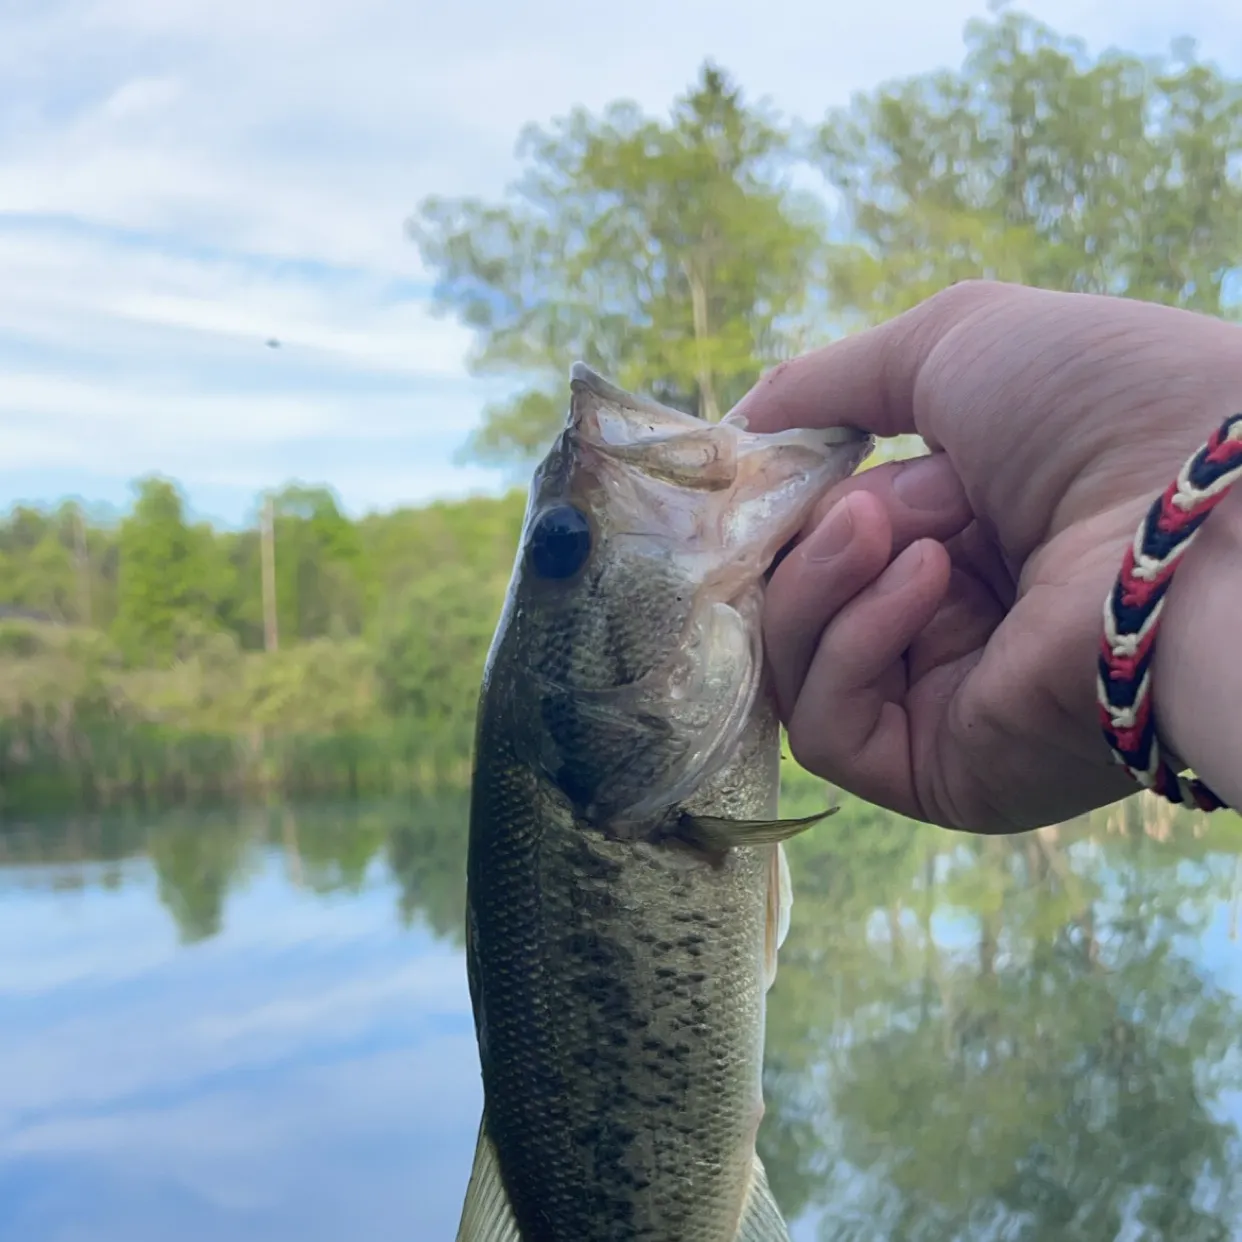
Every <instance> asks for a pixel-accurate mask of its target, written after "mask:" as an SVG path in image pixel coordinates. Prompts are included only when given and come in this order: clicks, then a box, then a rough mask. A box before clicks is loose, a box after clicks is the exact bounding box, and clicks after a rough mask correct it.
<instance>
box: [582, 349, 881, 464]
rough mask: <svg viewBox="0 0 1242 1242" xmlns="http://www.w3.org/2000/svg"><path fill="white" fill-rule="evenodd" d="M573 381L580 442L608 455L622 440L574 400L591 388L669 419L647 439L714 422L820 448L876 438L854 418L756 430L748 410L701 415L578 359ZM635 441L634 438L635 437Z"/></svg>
mask: <svg viewBox="0 0 1242 1242" xmlns="http://www.w3.org/2000/svg"><path fill="white" fill-rule="evenodd" d="M569 387H570V392H571V401H570V427H571V428H572V434H573V436H574V439H576V440H577V441H578V443H579V444H589V445H590V446H591V447H592V448H594V449H596V450H597V451H598V452H601V453H603V454H605V455H606V456H607V455H612V454H610V450H614V451H615V449H616V447H617V446H616V445H615V444H614V443H613V442H611V441H609V440H608V439H607V437H606V436H603V435H600V434H598V433H596V434H592V433H591V430H589V429H588V428H586V427H584V426H583V425H582V423H583V419H582V416H583V414H584V413H585V411H583V410H582V409H581V408H580V406H579V403H578V402H576V401H574V400H573V397H575V396H579V395H582V394H589V395H590V396H593V397H594V398H595V399H596V400H597V401H599V402H602V403H607V404H609V405H612V406H614V407H616V408H618V409H620V410H630V411H633V412H634V413H637V414H648V415H652V416H654V417H655V418H658V419H659V420H661V421H662V422H663V423H664V426H663V427H662V428H660V429H658V430H657V429H653V430H652V431H651V433H650V434H648V435H642V436H639V437H637V439H638V440H641V441H642V442H645V443H658V442H660V441H668V440H676V439H678V438H679V437H680V436H683V435H686V434H687V433H692V432H696V431H701V430H704V429H707V428H712V427H729V428H732V429H733V430H734V431H735V432H737V433H739V434H740V435H741V436H742V438H743V439H747V438H749V437H751V436H756V437H760V438H762V439H763V440H764V441H765V442H767V443H780V442H781V441H782V440H784V441H786V442H796V441H798V440H802V441H804V442H806V443H808V444H814V445H815V446H816V447H817V448H828V449H835V448H848V447H849V446H850V445H859V446H860V447H861V446H862V445H863V444H864V443H867V444H869V445H873V444H874V443H875V435H874V434H873V433H872V432H870V431H866V430H864V429H863V428H861V427H855V426H851V425H849V424H835V425H833V426H829V427H790V428H786V429H785V430H783V431H773V432H753V431H751V430H750V429H749V428H748V426H747V419H746V416H745V415H744V414H734V413H732V412H730V413H728V414H726V415H725V416H724V417H723V418H722V419H720V421H719V422H717V423H710V422H707V421H705V420H703V419H700V418H697V417H696V416H694V415H693V414H687V413H686V412H685V411H684V410H678V409H675V408H674V407H673V406H669V405H664V404H663V403H662V402H660V401H656V400H655V399H654V398H651V397H644V396H642V395H640V394H637V393H632V392H627V391H626V390H625V389H624V388H619V387H618V386H617V385H616V384H614V383H613V382H612V381H611V380H608V379H605V378H604V376H602V375H601V374H600V373H599V372H598V371H596V370H594V369H593V368H592V367H590V366H588V365H587V364H586V363H585V362H582V361H577V362H574V363H573V364H572V365H571V366H570V368H569ZM631 443H633V442H632V441H631Z"/></svg>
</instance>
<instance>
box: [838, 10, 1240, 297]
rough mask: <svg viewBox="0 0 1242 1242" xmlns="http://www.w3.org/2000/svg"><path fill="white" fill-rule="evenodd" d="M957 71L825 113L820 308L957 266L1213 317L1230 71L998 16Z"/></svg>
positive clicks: (929, 281)
mask: <svg viewBox="0 0 1242 1242" xmlns="http://www.w3.org/2000/svg"><path fill="white" fill-rule="evenodd" d="M966 43H967V48H968V52H967V56H966V59H965V62H964V64H963V66H962V68H961V69H960V70H957V71H942V72H936V73H931V74H926V75H921V76H918V77H912V78H909V79H906V80H905V81H902V82H898V83H896V84H895V85H890V86H886V87H884V88H882V89H879V90H877V91H874V92H872V93H869V94H861V95H858V96H857V97H856V98H855V99H854V100H853V102H852V104H851V105H850V106H849V107H848V108H841V109H835V110H833V111H832V112H830V113H829V114H828V117H827V119H826V121H825V122H824V124H823V126H822V127H821V129H820V132H819V137H818V142H817V146H818V151H819V156H820V162H821V165H822V168H823V171H824V173H825V176H826V177H827V179H828V181H829V183H830V184H831V185H832V186H833V187H834V188H835V190H836V191H837V192H838V193H839V195H840V199H841V205H842V217H841V220H840V235H841V242H840V244H839V245H838V247H837V248H836V252H835V254H834V256H833V258H832V260H831V261H830V264H829V270H830V272H831V278H830V294H831V298H832V300H833V302H834V304H835V305H836V306H837V308H838V309H839V310H840V311H841V312H843V313H846V312H848V313H849V314H851V315H853V316H854V317H856V318H857V319H859V320H861V321H864V322H866V321H871V320H875V319H880V318H885V317H887V316H889V315H891V314H893V313H895V312H897V311H900V310H903V309H905V308H906V307H908V306H911V305H913V304H914V303H916V302H918V301H920V300H921V299H922V298H924V297H926V296H928V295H929V294H931V293H934V292H935V291H936V290H938V289H940V288H942V287H944V286H945V285H948V284H951V283H953V282H954V281H957V280H961V279H964V278H967V277H978V276H984V277H990V278H994V279H1002V280H1020V281H1023V282H1025V283H1029V284H1035V285H1040V286H1043V287H1046V288H1053V289H1065V290H1079V291H1088V292H1100V293H1111V294H1121V295H1125V296H1129V297H1137V298H1144V299H1147V300H1150V301H1157V302H1165V303H1172V304H1175V305H1182V306H1187V307H1190V308H1192V309H1195V310H1200V311H1207V312H1210V313H1221V312H1223V311H1224V310H1225V309H1226V308H1227V305H1228V302H1229V298H1228V292H1229V280H1230V278H1231V275H1233V276H1234V277H1236V275H1237V274H1238V273H1239V272H1242V265H1240V264H1239V253H1238V247H1237V239H1238V237H1239V236H1242V166H1239V164H1238V160H1237V152H1238V150H1239V149H1240V148H1242V83H1240V82H1238V81H1237V80H1233V79H1229V78H1226V77H1224V76H1222V75H1221V73H1220V72H1219V71H1217V70H1216V69H1214V68H1213V67H1212V66H1211V65H1209V64H1206V63H1204V62H1202V61H1200V60H1198V59H1196V57H1195V51H1194V46H1193V44H1192V43H1190V42H1188V41H1181V42H1180V43H1179V44H1177V45H1176V46H1175V48H1174V50H1173V52H1172V54H1171V56H1170V57H1168V58H1164V59H1160V58H1153V59H1140V58H1139V57H1137V56H1133V55H1129V54H1126V53H1122V52H1107V53H1105V54H1104V55H1102V56H1100V57H1098V58H1096V59H1092V58H1091V57H1090V56H1089V55H1088V54H1087V51H1086V49H1085V48H1084V46H1083V44H1082V43H1081V42H1080V41H1079V40H1077V39H1073V38H1067V37H1063V36H1061V35H1058V34H1056V33H1055V32H1053V31H1052V30H1050V29H1049V28H1048V27H1047V26H1045V25H1043V24H1041V23H1039V22H1036V21H1034V20H1033V19H1032V18H1030V17H1028V16H1025V15H1023V14H1020V13H1016V12H1002V13H1000V14H999V15H998V16H997V17H996V18H995V19H994V20H992V21H972V22H971V23H969V25H968V26H967V27H966Z"/></svg>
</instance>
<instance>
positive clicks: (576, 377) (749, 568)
mask: <svg viewBox="0 0 1242 1242" xmlns="http://www.w3.org/2000/svg"><path fill="white" fill-rule="evenodd" d="M570 390H571V398H570V411H569V419H568V423H567V426H566V431H565V446H566V448H567V449H568V450H569V453H570V456H571V457H572V458H573V467H572V473H573V475H574V476H575V485H574V487H573V489H572V490H574V491H577V492H579V494H581V495H583V498H584V499H586V498H587V495H588V494H593V502H594V503H590V504H589V505H588V507H589V508H592V509H595V510H596V511H597V512H598V511H600V510H601V509H606V510H607V511H608V512H609V513H610V515H611V520H610V522H609V525H610V527H611V533H612V535H613V537H616V538H620V537H630V538H634V537H646V538H649V539H654V540H659V541H662V542H666V543H667V544H668V545H669V546H673V547H677V548H679V549H680V550H681V551H682V552H684V553H685V552H691V551H698V552H700V553H702V552H705V551H707V550H709V549H710V550H713V551H714V553H715V555H714V556H711V557H709V559H714V560H716V561H717V566H718V567H717V571H716V572H715V573H710V574H709V575H708V576H709V577H711V578H716V579H719V577H720V576H721V575H724V576H726V577H728V578H730V579H732V580H733V582H734V583H735V584H736V586H737V588H739V589H740V588H742V587H743V586H745V585H746V584H747V583H748V582H755V581H757V580H760V579H762V577H763V576H764V575H765V573H766V572H767V571H768V570H769V568H770V566H771V564H772V562H773V561H774V559H775V558H776V556H777V555H778V553H779V552H780V551H781V549H782V548H783V547H784V546H785V545H786V544H787V543H788V542H789V541H790V540H791V539H792V538H793V537H794V536H795V535H796V534H797V532H798V530H799V529H800V528H801V526H802V525H803V523H804V522H805V520H806V517H807V516H808V515H809V513H810V510H811V508H812V507H813V505H814V503H815V501H816V500H817V499H818V498H819V496H820V495H821V494H822V493H823V492H824V491H825V490H827V488H828V487H830V486H832V485H833V484H834V483H836V482H838V481H840V480H841V479H843V478H846V477H847V476H849V475H850V474H852V473H853V472H854V470H856V469H857V467H858V466H859V465H860V464H861V463H862V461H863V460H864V458H866V457H867V456H868V454H869V453H870V452H871V449H872V447H873V446H874V443H875V437H874V436H872V435H870V434H869V433H868V432H865V431H862V430H860V429H859V428H857V427H850V426H832V427H824V428H805V427H799V428H791V429H789V430H785V431H779V432H769V433H763V432H753V431H750V430H748V429H747V427H746V422H745V418H744V417H743V416H738V417H734V416H732V415H727V416H726V417H725V418H723V419H722V420H721V421H720V422H718V423H708V422H704V421H703V420H702V419H700V418H696V417H695V416H694V415H692V414H686V413H684V412H683V411H681V410H676V409H672V408H670V407H669V406H666V405H663V404H661V403H660V402H658V401H655V400H652V399H650V398H647V397H641V396H636V395H635V394H633V393H629V392H626V391H624V390H623V389H621V388H618V387H617V386H616V385H615V384H613V383H611V382H609V381H608V380H606V379H605V378H604V377H603V376H601V375H599V374H597V373H596V372H595V371H593V370H592V369H591V368H590V367H588V366H586V365H585V364H584V363H581V362H578V363H575V364H574V366H573V367H572V368H571V370H570ZM711 493H715V494H714V495H711Z"/></svg>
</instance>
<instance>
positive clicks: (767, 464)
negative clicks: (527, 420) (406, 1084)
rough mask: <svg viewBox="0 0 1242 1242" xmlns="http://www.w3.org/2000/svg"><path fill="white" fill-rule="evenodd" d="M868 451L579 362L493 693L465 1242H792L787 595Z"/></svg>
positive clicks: (531, 518) (485, 741) (471, 866)
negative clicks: (779, 1124) (770, 587)
mask: <svg viewBox="0 0 1242 1242" xmlns="http://www.w3.org/2000/svg"><path fill="white" fill-rule="evenodd" d="M869 447H870V441H869V440H867V439H866V438H865V437H863V436H862V435H861V434H860V433H856V432H851V431H841V430H838V431H834V432H829V433H823V432H816V433H810V432H801V431H798V432H788V433H783V434H782V435H775V436H758V435H753V434H751V433H748V432H746V431H745V429H744V427H743V426H742V425H741V424H740V423H730V422H729V421H728V420H725V422H723V423H720V424H715V425H706V424H704V423H702V422H700V421H699V420H697V419H694V418H691V417H690V416H688V415H684V414H681V413H679V412H678V411H674V410H669V409H667V408H665V407H663V406H659V405H657V404H655V403H653V402H649V401H645V400H643V399H641V398H636V397H633V396H631V395H629V394H627V393H624V392H622V391H620V390H619V389H616V388H614V387H613V386H612V385H610V384H608V383H607V382H606V381H604V380H602V379H601V378H600V377H599V376H596V375H594V374H593V373H592V372H590V371H588V370H587V369H586V368H585V367H581V366H577V367H575V368H574V371H573V374H572V377H571V401H570V412H569V417H568V420H567V425H566V428H565V430H564V432H563V433H562V435H561V437H560V438H559V439H558V441H557V443H556V444H555V445H554V446H553V448H552V450H551V451H550V452H549V454H548V456H547V458H545V460H544V462H543V463H542V464H541V466H540V467H539V470H538V471H537V472H536V475H535V478H534V482H533V485H532V488H531V494H530V501H529V504H528V509H527V514H526V519H525V523H524V527H523V533H522V541H521V546H520V548H519V552H518V558H517V562H516V564H515V567H514V572H513V577H512V580H511V584H510V590H509V594H508V597H507V599H506V603H505V608H504V611H503V613H502V615H501V619H500V622H499V625H498V627H497V631H496V636H495V639H494V641H493V645H492V649H491V652H490V654H489V657H488V662H487V666H486V670H485V673H484V678H483V687H482V692H481V696H480V704H479V715H478V725H477V736H476V747H475V772H474V781H473V788H472V798H471V817H470V845H469V855H468V868H467V871H468V879H467V888H468V892H467V911H468V913H467V919H468V925H467V962H468V970H469V978H470V992H471V1001H472V1006H473V1011H474V1018H475V1030H476V1036H477V1040H478V1048H479V1056H480V1063H481V1068H482V1075H483V1087H484V1112H483V1119H482V1122H481V1125H480V1130H479V1138H478V1146H477V1149H476V1153H475V1162H474V1168H473V1171H472V1174H471V1181H470V1186H469V1188H468V1190H467V1196H466V1203H465V1206H464V1209H463V1213H462V1220H461V1225H460V1228H459V1232H458V1242H778V1240H779V1239H786V1238H787V1237H788V1234H787V1232H786V1229H785V1225H784V1222H783V1221H782V1219H781V1215H780V1212H779V1210H778V1209H777V1207H776V1204H775V1202H774V1201H773V1199H772V1196H771V1193H770V1191H769V1190H768V1187H767V1183H766V1179H765V1176H764V1171H763V1168H762V1165H761V1163H760V1162H759V1160H758V1157H757V1155H756V1151H755V1136H756V1132H757V1130H758V1126H759V1122H760V1120H761V1118H762V1115H763V1096H762V1069H763V1035H764V1013H765V997H766V992H767V989H768V987H769V986H770V984H771V981H772V978H773V976H774V973H775V964H776V963H775V959H776V949H777V947H778V945H779V941H780V939H781V938H782V937H783V934H784V930H785V928H786V927H787V926H788V913H789V901H790V899H789V887H788V876H787V871H786V869H785V865H784V856H783V852H782V848H781V845H780V841H781V839H782V838H783V837H784V836H787V835H791V834H792V832H794V831H798V830H800V828H801V827H804V826H805V824H797V825H782V824H779V823H778V822H777V821H776V819H775V817H776V813H777V798H778V794H779V784H780V772H779V764H780V739H779V725H778V722H777V718H776V714H775V711H774V708H773V703H772V699H771V695H770V693H769V691H768V687H767V684H766V680H765V676H764V667H763V658H762V642H761V636H760V619H759V609H760V606H761V603H762V585H763V577H764V574H765V572H766V570H767V568H768V567H769V565H770V563H771V561H772V559H773V557H774V556H775V554H776V553H777V552H778V551H779V549H780V548H781V546H782V545H784V544H785V543H786V542H787V541H788V540H789V539H790V538H791V537H792V536H793V535H794V534H795V533H796V531H797V530H798V528H799V527H800V526H801V525H802V523H803V522H804V521H805V519H806V516H807V514H808V512H809V510H810V507H811V506H812V505H813V503H814V501H815V500H816V499H817V497H818V496H819V494H820V493H821V492H822V491H823V489H824V488H825V487H826V486H827V485H828V484H830V483H831V482H834V481H836V480H837V479H839V478H842V477H844V476H845V475H847V474H849V473H850V472H851V471H852V470H853V469H854V468H855V467H856V466H857V464H858V463H859V461H861V459H862V457H863V456H864V455H865V453H866V452H867V451H868V449H869Z"/></svg>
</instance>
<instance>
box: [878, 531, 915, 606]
mask: <svg viewBox="0 0 1242 1242" xmlns="http://www.w3.org/2000/svg"><path fill="white" fill-rule="evenodd" d="M923 556H924V553H923V545H922V543H912V544H911V545H910V546H909V547H908V548H907V549H906V550H905V551H904V552H903V553H902V554H901V555H900V556H899V557H898V558H897V559H896V560H895V561H894V562H893V563H892V564H891V565H890V566H889V567H888V568H887V569H886V570H885V571H884V573H883V574H881V575H880V580H879V582H877V583H876V590H877V591H878V592H879V593H880V594H881V595H887V594H888V593H889V592H890V591H899V590H900V589H901V588H902V587H903V586H905V585H906V583H907V582H910V581H911V580H912V579H913V578H914V576H915V574H917V573H918V572H919V570H920V569H922V567H923Z"/></svg>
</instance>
